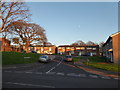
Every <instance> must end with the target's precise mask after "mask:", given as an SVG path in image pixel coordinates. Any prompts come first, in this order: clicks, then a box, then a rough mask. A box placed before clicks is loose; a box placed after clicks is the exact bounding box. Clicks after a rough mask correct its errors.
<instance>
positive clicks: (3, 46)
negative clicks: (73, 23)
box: [0, 38, 12, 51]
mask: <svg viewBox="0 0 120 90" xmlns="http://www.w3.org/2000/svg"><path fill="white" fill-rule="evenodd" d="M0 51H12V48H11V46H10V41H9V40H8V39H6V38H0Z"/></svg>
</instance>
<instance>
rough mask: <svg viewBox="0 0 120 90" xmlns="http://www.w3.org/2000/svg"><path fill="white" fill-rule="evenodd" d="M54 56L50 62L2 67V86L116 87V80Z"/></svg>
mask: <svg viewBox="0 0 120 90" xmlns="http://www.w3.org/2000/svg"><path fill="white" fill-rule="evenodd" d="M69 64H72V63H69V62H67V63H65V62H64V61H63V57H60V56H56V57H55V59H54V60H52V61H51V62H50V63H47V64H45V63H38V62H36V63H33V64H25V65H24V64H22V65H12V66H7V67H3V70H2V79H3V80H2V88H118V80H117V79H115V78H111V77H104V76H100V75H95V74H91V73H88V72H85V71H83V70H81V69H79V68H77V67H73V65H69Z"/></svg>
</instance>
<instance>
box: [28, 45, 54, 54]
mask: <svg viewBox="0 0 120 90" xmlns="http://www.w3.org/2000/svg"><path fill="white" fill-rule="evenodd" d="M29 51H36V52H37V53H40V54H55V53H56V46H55V45H45V46H43V45H35V46H29Z"/></svg>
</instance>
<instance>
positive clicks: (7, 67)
mask: <svg viewBox="0 0 120 90" xmlns="http://www.w3.org/2000/svg"><path fill="white" fill-rule="evenodd" d="M9 68H17V67H3V69H9Z"/></svg>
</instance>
